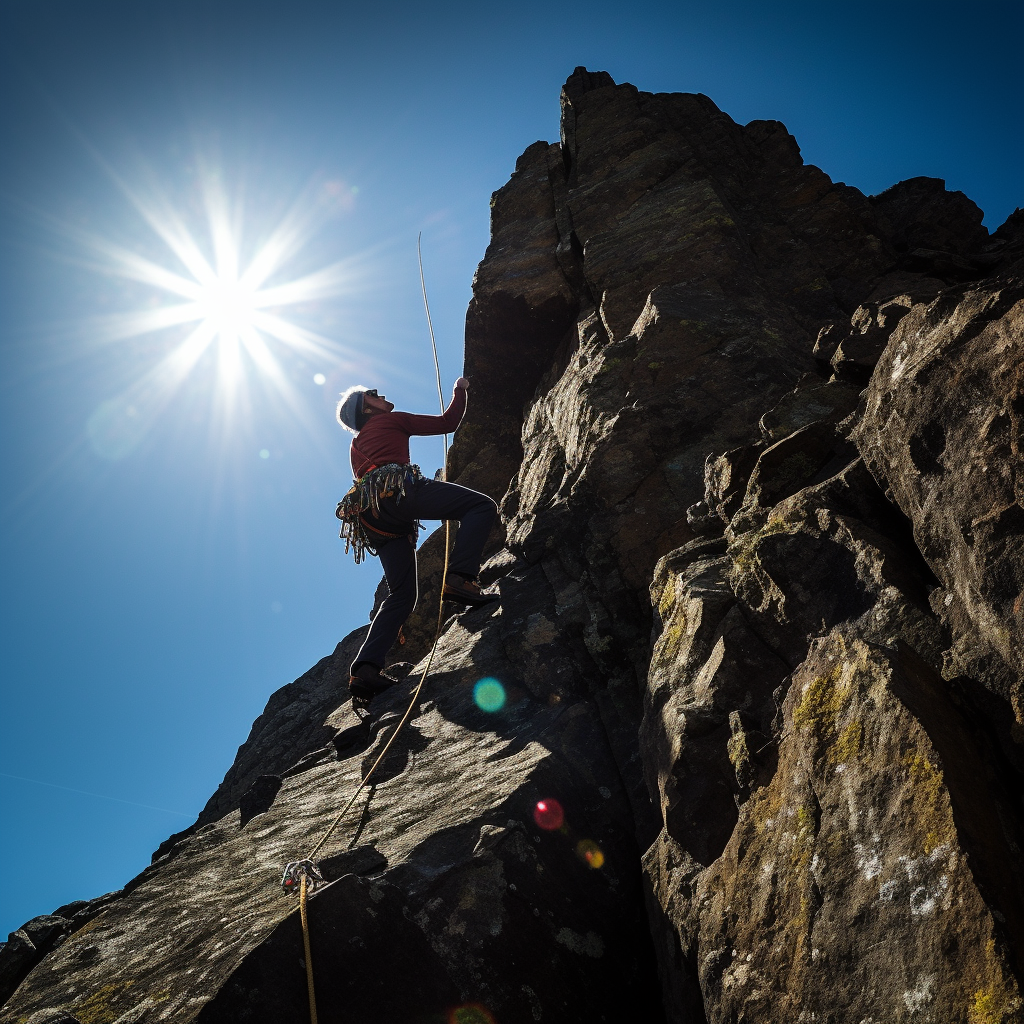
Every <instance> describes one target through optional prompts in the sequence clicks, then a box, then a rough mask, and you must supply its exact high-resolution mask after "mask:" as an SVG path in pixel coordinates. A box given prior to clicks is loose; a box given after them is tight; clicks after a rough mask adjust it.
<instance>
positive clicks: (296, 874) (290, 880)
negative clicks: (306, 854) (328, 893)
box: [281, 860, 327, 896]
mask: <svg viewBox="0 0 1024 1024" xmlns="http://www.w3.org/2000/svg"><path fill="white" fill-rule="evenodd" d="M303 879H305V880H306V885H307V886H308V887H309V890H310V892H312V891H313V890H314V889H315V888H316V887H317V886H318V885H326V884H327V882H326V880H325V879H324V876H323V875H321V874H320V871H319V869H318V868H317V866H316V865H315V864H314V863H313V862H312V861H311V860H293V861H292V862H291V863H290V864H289V865H288V866H287V867H286V868H285V869H284V874H283V875H282V876H281V888H282V889H284V891H285V892H286V893H288V895H289V896H290V895H291V894H292V893H295V892H298V891H299V889H300V888H301V887H302V880H303Z"/></svg>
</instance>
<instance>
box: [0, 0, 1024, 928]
mask: <svg viewBox="0 0 1024 1024" xmlns="http://www.w3.org/2000/svg"><path fill="white" fill-rule="evenodd" d="M1018 7H1019V5H1017V4H1015V3H985V2H981V3H975V4H973V5H963V4H952V3H948V4H947V3H941V2H939V3H916V2H914V3H902V4H901V3H887V4H880V3H879V4H873V3H859V4H832V5H822V4H818V3H813V4H812V3H775V4H772V3H764V2H760V3H745V2H743V3H740V2H736V3H721V4H707V3H702V4H696V3H693V4H691V3H685V2H679V3H674V4H668V3H646V2H643V0H639V2H633V3H630V4H616V5H613V4H603V3H600V2H596V3H592V4H589V5H585V6H583V7H580V6H564V7H556V6H553V5H550V4H540V3H530V2H527V3H519V4H516V5H497V4H492V3H487V2H483V3H479V2H477V3H448V4H445V5H434V6H432V5H428V4H416V5H411V4H407V3H393V4H390V5H375V6H373V7H372V8H371V7H369V6H366V5H360V6H355V5H349V4H344V3H332V4H323V5H317V4H312V3H307V2H303V0H290V2H289V3H287V4H285V3H283V2H276V3H269V2H263V3H255V2H249V3H245V4H242V3H228V2H222V0H203V2H193V0H175V2H174V3H170V2H165V0H152V2H147V3H139V2H137V0H131V2H119V3H111V2H105V0H94V2H92V3H90V4H87V5H86V4H80V3H75V2H70V0H17V2H12V0H3V2H2V3H0V138H3V140H4V142H3V146H2V147H0V429H2V437H3V443H2V445H0V453H2V454H0V479H2V481H3V484H2V489H0V524H2V529H0V579H2V581H3V582H2V587H0V602H2V605H0V624H2V651H3V660H2V663H0V664H2V685H3V716H2V723H3V724H2V733H0V815H2V820H3V822H4V831H3V841H2V844H0V858H2V865H0V868H2V876H3V877H4V878H5V879H7V884H6V885H5V886H4V890H3V895H2V898H0V911H2V912H0V932H6V931H8V930H10V929H13V928H15V927H17V926H19V925H20V924H21V923H22V922H23V921H24V920H26V919H27V918H29V917H32V916H34V915H36V914H40V913H45V912H48V911H50V910H52V909H54V908H55V907H56V906H58V905H59V904H61V903H64V902H67V901H70V900H72V899H77V898H89V897H92V896H96V895H99V894H101V893H103V892H105V891H108V890H110V889H114V888H118V887H119V886H120V885H122V884H123V883H124V882H125V881H126V880H127V879H128V878H129V877H131V876H132V875H134V874H135V873H136V872H137V871H139V870H141V869H142V868H143V867H144V866H145V865H146V864H147V863H148V860H149V855H150V853H151V852H152V850H154V849H155V848H156V846H157V845H158V844H159V843H160V842H161V841H162V840H163V839H164V838H165V837H166V836H167V835H168V834H169V833H171V832H173V831H177V830H179V829H181V828H182V827H184V826H185V825H187V824H189V823H190V822H191V821H192V820H193V819H194V817H195V815H196V813H197V812H198V811H199V809H200V808H201V807H202V805H203V803H204V802H205V800H206V799H207V797H208V796H209V795H210V794H211V793H212V791H213V790H214V788H215V787H216V785H217V783H218V782H219V780H220V778H221V776H222V775H223V772H224V771H225V769H226V768H227V767H228V765H229V764H230V762H231V759H232V757H233V755H234V751H235V748H236V747H237V745H238V744H239V743H241V742H242V741H243V740H244V739H245V736H246V734H247V733H248V729H249V726H250V724H251V722H252V720H253V719H254V718H255V717H256V716H257V715H258V714H259V713H260V711H261V710H262V708H263V705H264V703H265V701H266V699H267V697H268V695H269V694H270V693H271V692H272V691H273V690H275V689H277V688H278V687H279V686H281V685H283V684H284V683H286V682H289V681H290V680H292V679H293V678H295V677H296V676H298V675H300V674H301V673H302V672H303V671H304V670H305V669H306V668H307V667H309V666H310V665H312V664H313V663H315V662H316V661H317V660H318V659H319V658H321V657H323V656H324V655H326V654H328V653H330V651H331V650H332V649H333V647H334V644H335V643H336V642H337V641H338V640H340V639H341V638H342V637H343V636H344V635H345V634H346V633H347V632H348V631H349V630H351V629H352V628H354V627H355V626H357V625H359V624H360V623H361V622H362V621H364V620H365V617H366V611H367V609H368V607H369V603H370V597H371V593H372V589H373V587H374V585H375V583H376V581H377V578H378V571H377V565H376V563H375V562H371V563H370V564H368V565H364V566H362V567H360V568H358V569H357V568H355V567H354V566H353V565H352V563H351V560H350V559H348V558H346V557H345V556H344V554H343V552H342V549H341V546H340V544H339V542H338V540H337V535H336V529H335V526H336V522H335V520H334V518H333V509H334V504H335V502H336V501H337V500H338V498H339V497H340V496H341V495H342V494H343V493H344V490H345V489H346V486H347V484H348V468H347V457H346V456H347V442H346V435H344V434H343V432H342V431H341V430H340V428H338V427H337V426H336V425H335V424H334V422H333V418H332V408H333V400H334V397H335V396H336V394H337V392H338V391H340V390H342V388H343V387H345V386H346V385H347V384H349V383H352V382H354V381H355V380H360V381H362V382H363V383H366V384H367V385H368V386H373V385H375V384H376V385H378V386H379V387H381V388H383V389H384V390H385V391H386V392H387V394H388V395H389V397H391V398H392V399H393V400H395V401H396V402H397V403H398V405H399V407H400V408H407V409H413V410H416V411H432V410H433V409H434V407H435V404H436V395H435V393H434V391H433V387H434V385H433V369H432V364H431V360H430V349H429V341H428V337H427V334H426V328H425V324H424V320H423V311H422V305H421V300H420V295H419V282H418V277H417V269H416V236H417V233H418V232H420V231H422V232H423V240H424V258H425V263H426V272H427V283H428V287H429V289H430V295H431V307H432V312H433V313H434V319H435V329H436V332H437V336H438V342H439V349H440V353H441V360H442V373H443V376H444V379H445V382H446V383H445V386H446V388H448V387H449V386H450V383H451V381H452V380H454V378H455V377H456V376H457V375H458V374H459V372H460V370H461V347H462V330H463V318H464V315H465V308H466V304H467V302H468V300H469V296H470V286H471V281H472V276H473V271H474V269H475V266H476V264H477V262H478V261H479V259H480V258H481V256H482V255H483V251H484V248H485V247H486V244H487V237H488V199H489V196H490V193H491V192H492V191H494V190H495V189H497V188H499V187H500V186H501V185H502V184H503V183H504V182H505V181H506V180H507V178H508V175H509V174H510V172H511V170H512V168H513V166H514V163H515V158H516V157H517V155H518V154H519V153H520V152H522V150H523V149H524V148H525V147H526V146H527V145H529V144H530V143H532V142H533V141H535V140H536V139H547V140H550V141H554V140H555V139H557V136H558V91H559V88H560V86H561V84H562V82H563V81H564V80H565V78H566V76H567V75H568V74H569V73H570V72H571V71H572V69H573V68H574V67H575V66H576V65H580V64H582V65H586V66H588V67H589V68H591V69H592V70H599V69H600V70H607V71H609V72H610V73H611V74H612V75H613V77H614V78H615V79H616V80H617V81H620V82H621V81H629V82H632V83H633V84H635V85H637V86H638V87H639V88H641V89H644V90H648V91H687V92H704V93H706V94H707V95H709V96H710V97H711V98H712V99H713V100H714V101H715V102H716V103H717V104H718V105H719V106H720V107H721V108H722V109H723V110H725V111H726V112H727V113H729V114H730V115H731V116H732V117H734V118H735V119H736V120H738V121H741V122H745V121H748V120H751V119H753V118H776V119H779V120H782V121H784V122H785V123H786V125H787V126H788V128H789V129H790V131H792V132H793V133H794V135H795V136H796V137H797V140H798V141H799V143H800V144H801V147H802V149H803V154H804V157H805V159H806V160H808V161H809V162H813V163H816V164H818V165H819V166H821V167H822V168H823V169H824V170H825V171H826V172H827V173H828V174H830V175H831V176H832V177H833V179H835V180H842V181H846V182H848V183H849V184H852V185H856V186H857V187H858V188H860V189H862V190H863V191H865V192H867V193H873V192H878V191H881V190H882V189H884V188H886V187H888V186H889V185H891V184H893V183H894V182H896V181H898V180H901V179H903V178H907V177H911V176H913V175H918V174H928V175H933V176H936V177H943V178H945V179H946V181H947V186H948V187H950V188H956V189H962V190H963V191H965V192H966V193H967V194H968V195H969V196H970V197H971V198H972V199H974V200H975V201H976V202H977V203H978V204H979V205H980V206H981V207H982V208H983V209H984V210H985V212H986V223H987V224H988V225H989V226H990V227H993V228H994V227H996V226H997V225H998V224H999V223H1001V222H1002V221H1003V220H1004V219H1005V218H1006V216H1007V215H1008V214H1009V213H1010V212H1012V210H1013V209H1014V207H1015V206H1017V205H1018V204H1020V203H1021V202H1022V201H1024V187H1022V185H1024V183H1022V180H1021V171H1020V168H1021V167H1022V166H1024V163H1022V159H1021V157H1022V153H1021V141H1020V140H1021V138H1022V132H1021V127H1022V126H1021V86H1020V83H1019V76H1018V73H1017V67H1018V57H1019V54H1018V53H1017V52H1016V48H1017V45H1018V42H1019V39H1020V30H1021V16H1020V14H1019V11H1018ZM207 208H209V209H213V210H214V213H215V215H216V214H217V213H218V212H222V213H223V220H224V223H225V224H228V225H229V227H230V234H231V236H232V238H233V239H234V240H235V242H236V243H237V247H238V249H239V250H240V253H241V261H242V264H243V265H244V264H245V263H246V261H247V260H250V259H251V258H252V257H253V256H254V255H255V254H256V253H258V252H260V251H261V247H263V246H265V245H266V243H267V240H268V239H272V237H273V231H274V229H275V228H276V227H278V226H279V225H280V224H281V223H282V222H285V223H298V224H299V226H298V228H297V230H296V236H295V237H296V240H297V244H296V246H295V247H294V251H291V252H290V253H289V254H288V255H287V258H283V259H282V260H281V262H280V265H279V266H278V267H276V269H275V270H274V272H273V273H272V274H271V276H270V277H268V278H267V281H266V285H265V286H266V287H274V286H281V285H284V284H285V283H287V282H291V281H295V280H305V281H306V283H307V284H308V283H309V280H308V275H310V274H312V273H315V272H317V271H319V270H321V269H322V268H325V267H328V268H333V269H332V270H331V271H330V273H329V274H328V275H327V276H328V277H329V278H330V280H329V282H328V284H329V287H328V286H325V287H323V288H321V289H320V292H319V293H318V294H315V295H314V294H312V292H313V289H310V288H307V289H306V292H305V293H301V289H300V293H301V294H299V297H303V296H304V298H303V301H301V302H297V303H294V304H291V305H289V306H288V307H287V309H285V310H283V312H282V316H284V317H286V318H287V320H288V322H289V323H290V324H292V328H289V329H288V330H291V331H292V335H290V336H291V337H292V342H294V340H295V338H296V337H298V338H300V340H301V339H306V340H307V341H308V339H309V338H310V337H312V336H313V335H315V336H316V337H318V338H320V339H326V342H324V341H318V342H316V343H315V344H316V345H321V346H322V347H321V349H320V350H319V351H300V350H299V349H298V348H296V347H295V344H293V343H291V342H289V341H287V340H280V339H271V340H270V342H268V349H267V350H268V351H269V352H270V353H271V355H272V357H273V360H274V372H273V373H269V372H267V366H266V363H263V364H261V363H260V361H259V359H258V358H254V357H251V356H248V355H243V356H242V357H241V358H240V362H239V363H238V364H237V365H236V364H235V363H231V361H230V359H228V357H227V356H226V355H225V354H224V352H225V351H227V349H225V348H224V346H222V345H221V343H220V342H219V341H217V339H214V340H213V342H212V343H211V344H210V345H209V346H208V347H207V348H206V349H205V350H203V351H202V352H201V354H200V355H199V356H198V357H197V358H196V359H195V361H194V365H192V366H191V367H189V368H187V369H188V373H187V374H186V373H185V372H184V371H182V372H181V374H179V377H180V378H181V379H180V380H178V381H177V384H176V386H175V387H171V386H170V384H168V382H167V379H166V374H164V376H163V377H161V376H160V375H159V372H157V373H156V376H154V367H157V366H158V365H161V361H162V360H165V359H166V358H168V357H169V355H170V354H172V353H174V352H177V351H178V350H179V348H180V347H181V346H182V345H183V343H185V342H186V341H187V337H188V335H189V332H190V331H191V329H192V327H194V326H195V325H194V324H193V325H192V326H191V327H190V326H188V325H186V324H177V325H172V326H170V327H167V328H165V329H163V330H160V331H150V332H148V333H144V334H136V335H134V336H131V335H130V334H129V333H126V332H128V328H125V330H122V331H118V330H116V329H115V328H116V327H117V326H118V325H119V324H123V322H124V320H125V317H126V316H129V315H135V316H138V315H139V314H144V315H149V316H156V315H160V314H161V311H166V310H167V309H168V308H169V307H171V306H173V305H174V303H180V302H181V301H182V299H181V297H180V296H175V295H174V294H172V293H170V292H168V291H167V290H166V289H165V288H163V287H161V286H160V285H158V284H154V283H153V282H152V276H153V273H154V271H153V267H154V266H163V267H164V268H166V269H167V270H169V271H172V272H174V273H176V274H177V275H178V277H179V278H180V279H185V280H186V281H188V280H189V274H188V271H187V270H186V268H185V265H184V264H183V262H182V257H181V255H180V252H179V255H175V254H174V253H173V252H172V250H171V248H170V247H169V246H168V244H167V242H166V241H164V240H162V238H161V236H160V234H159V230H160V229H162V230H163V231H164V232H165V234H166V235H168V237H171V236H172V234H173V231H174V230H178V235H177V236H176V237H177V238H178V239H179V240H180V239H181V238H182V237H191V238H192V239H194V241H195V243H196V246H197V250H198V251H200V252H202V253H205V258H206V259H207V260H208V261H209V262H211V263H212V262H213V260H214V257H213V251H214V250H213V248H212V242H211V239H210V234H209V227H208V215H207V212H206V211H207ZM147 216H148V217H149V218H150V221H149V222H148V221H147V219H146V218H147ZM172 216H176V217H177V218H178V220H179V222H180V225H181V228H180V230H179V229H177V228H173V222H172ZM289 217H291V218H292V221H288V218H289ZM154 225H155V226H156V227H154ZM298 243H301V244H298ZM264 251H265V250H264ZM133 255H134V256H137V257H142V258H144V259H146V260H148V261H149V262H148V264H147V265H146V266H147V269H145V270H144V271H138V267H136V271H135V277H136V278H137V279H134V280H128V279H126V278H125V277H124V276H123V273H124V272H125V267H127V266H129V265H130V262H131V259H132V257H133ZM117 268H120V270H121V275H122V276H119V274H118V272H117ZM147 274H148V275H149V277H148V278H147V276H146V275H147ZM139 277H141V278H142V279H138V278H139ZM204 294H205V293H204ZM297 294H298V293H297ZM295 327H298V328H301V329H302V330H303V331H304V332H306V333H303V334H301V335H299V334H296V333H295V332H294V328H295ZM282 330H283V329H282ZM119 333H120V334H121V335H123V336H121V337H119V338H115V337H114V335H117V334H119ZM284 333H286V334H287V333H288V331H287V330H285V331H284ZM232 351H234V350H233V349H232ZM225 360H227V361H225ZM175 365H177V364H175ZM261 367H262V368H261ZM317 374H320V375H322V376H323V378H324V383H322V384H320V383H317V380H318V379H319V378H317V377H316V375H317ZM147 375H148V376H147ZM140 382H141V383H140ZM230 395H233V396H234V397H233V398H230V397H229V396H230ZM105 403H113V404H112V405H110V404H105ZM129 407H130V408H131V409H132V410H135V411H133V412H132V413H131V416H132V417H134V418H133V419H131V420H124V419H123V416H126V415H128V413H126V412H125V411H124V410H126V409H128V408H129ZM104 409H106V410H108V411H109V410H110V409H115V410H120V412H118V413H117V415H119V416H122V419H121V420H117V421H116V422H114V423H113V428H114V429H113V430H112V429H111V422H110V421H109V420H104V418H103V417H104V415H106V414H105V413H104V412H103V410H104ZM90 423H91V424H92V432H91V433H90ZM140 424H141V425H140ZM125 431H127V433H125ZM132 431H134V433H133V432H132ZM126 438H127V440H126ZM414 457H415V458H418V459H419V461H420V462H421V464H422V465H423V467H424V469H425V470H428V471H431V472H432V471H433V469H434V468H436V466H437V465H439V462H440V443H439V442H436V441H422V442H418V448H416V449H414Z"/></svg>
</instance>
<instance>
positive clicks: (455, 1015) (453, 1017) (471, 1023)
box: [448, 1003, 497, 1024]
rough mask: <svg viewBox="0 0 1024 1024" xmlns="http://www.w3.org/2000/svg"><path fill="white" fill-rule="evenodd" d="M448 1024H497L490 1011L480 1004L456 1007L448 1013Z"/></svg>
mask: <svg viewBox="0 0 1024 1024" xmlns="http://www.w3.org/2000/svg"><path fill="white" fill-rule="evenodd" d="M448 1024H497V1022H496V1021H495V1019H494V1017H493V1016H492V1014H491V1012H490V1010H488V1009H487V1007H486V1006H482V1005H481V1004H480V1003H467V1004H466V1005H465V1006H456V1007H455V1009H454V1010H451V1011H449V1013H448Z"/></svg>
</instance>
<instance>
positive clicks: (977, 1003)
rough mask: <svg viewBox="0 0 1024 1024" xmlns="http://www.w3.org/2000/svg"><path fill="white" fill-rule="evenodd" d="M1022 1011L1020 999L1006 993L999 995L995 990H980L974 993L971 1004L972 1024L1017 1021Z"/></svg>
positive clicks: (1001, 1023) (970, 1016) (1000, 1023)
mask: <svg viewBox="0 0 1024 1024" xmlns="http://www.w3.org/2000/svg"><path fill="white" fill-rule="evenodd" d="M1019 1009H1020V999H1018V998H1017V997H1016V996H1013V995H1007V994H1006V993H997V992H996V991H995V990H994V989H992V988H990V989H988V990H986V989H983V988H979V989H978V991H977V992H975V993H974V1002H973V1003H972V1004H971V1008H970V1013H969V1018H968V1019H969V1020H970V1024H1003V1022H1004V1021H1009V1020H1013V1019H1016V1018H1015V1014H1016V1013H1017V1011H1018V1010H1019Z"/></svg>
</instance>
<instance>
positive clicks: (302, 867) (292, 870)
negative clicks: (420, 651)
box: [282, 232, 451, 1024]
mask: <svg viewBox="0 0 1024 1024" xmlns="http://www.w3.org/2000/svg"><path fill="white" fill-rule="evenodd" d="M422 238H423V232H420V234H419V235H418V236H417V237H416V255H417V257H418V259H419V265H420V288H421V289H422V291H423V309H424V310H425V312H426V314H427V327H428V329H429V331H430V348H431V350H432V352H433V354H434V372H435V374H436V376H437V400H438V402H439V404H440V406H441V415H442V416H443V415H444V394H443V392H442V391H441V365H440V363H439V361H438V358H437V344H436V343H435V341H434V325H433V323H431V320H430V304H429V303H428V302H427V285H426V281H425V280H424V277H423V251H422V247H421V241H422ZM441 479H442V480H447V479H448V435H447V434H445V435H444V464H443V466H442V469H441ZM450 541H451V524H450V523H449V522H448V521H447V520H445V524H444V569H443V571H442V573H441V596H440V598H439V599H438V602H437V627H436V628H435V630H434V641H433V643H432V644H431V645H430V654H429V656H428V657H427V664H426V667H425V668H424V669H423V673H422V674H421V675H420V678H419V682H418V683H417V684H416V688H415V689H414V690H413V691H412V696H411V697H410V698H409V706H408V707H407V708H406V709H405V714H404V715H402V718H401V720H400V721H399V723H398V725H397V726H396V728H395V730H394V731H393V732H392V733H391V735H390V736H389V737H388V741H387V743H385V744H384V749H383V750H382V751H381V752H380V754H378V755H377V759H376V760H375V761H374V762H373V764H372V765H371V766H370V770H369V771H368V772H367V773H366V774H365V775H364V776H363V777H362V779H361V780H360V781H359V785H358V786H356V788H355V791H354V792H353V793H352V796H351V797H349V801H348V803H347V804H345V806H344V807H343V808H342V809H341V811H340V812H339V813H338V814H337V816H336V817H335V818H334V820H333V821H332V822H331V824H330V826H329V827H328V828H327V831H326V832H324V834H323V835H322V836H321V837H320V840H319V842H318V843H317V844H316V845H315V846H314V847H313V849H312V850H310V852H309V856H307V857H306V859H305V860H303V861H296V862H294V863H292V864H289V865H288V866H287V867H286V868H285V872H284V878H283V879H282V885H283V886H284V889H285V892H289V891H294V890H293V889H292V888H291V887H292V886H294V884H295V881H296V879H298V880H299V917H300V920H301V921H302V943H303V947H304V949H305V954H306V987H307V989H308V990H309V1018H310V1022H311V1024H317V1018H316V996H315V994H314V991H313V959H312V956H311V954H310V948H309V921H308V918H307V915H306V901H307V893H308V890H310V889H312V888H313V887H314V886H315V885H316V883H317V882H318V881H320V882H322V881H323V878H322V877H321V875H320V873H319V871H317V869H316V865H315V863H314V862H313V858H314V857H316V855H317V854H318V853H319V852H320V851H321V850H322V849H323V847H324V844H325V843H326V842H327V840H328V839H330V838H331V836H332V835H333V834H334V831H335V829H336V828H337V827H338V826H339V825H340V824H341V822H342V820H343V819H344V817H345V815H346V814H347V813H348V812H349V809H350V808H351V807H352V805H353V804H354V803H355V802H356V798H357V797H358V796H359V794H360V793H361V792H362V791H363V788H364V787H365V786H366V784H367V782H369V781H370V777H371V776H372V775H373V773H374V772H375V771H376V770H377V767H378V765H379V764H380V763H381V761H383V760H384V758H385V757H386V756H387V752H388V750H390V749H391V744H392V743H394V742H395V740H396V739H397V738H398V734H399V733H400V732H401V731H402V728H403V727H404V725H405V723H406V722H407V721H408V720H409V716H410V715H411V714H412V709H413V708H414V707H415V706H416V701H417V700H418V699H419V695H420V690H421V689H422V688H423V683H424V681H425V680H426V678H427V676H428V675H429V674H430V667H431V665H433V663H434V652H435V651H436V650H437V641H438V640H439V639H440V637H441V627H442V626H443V625H444V588H445V584H446V583H447V582H448V549H449V545H450ZM399 632H401V631H399ZM403 642H404V641H403Z"/></svg>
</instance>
